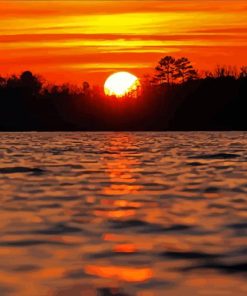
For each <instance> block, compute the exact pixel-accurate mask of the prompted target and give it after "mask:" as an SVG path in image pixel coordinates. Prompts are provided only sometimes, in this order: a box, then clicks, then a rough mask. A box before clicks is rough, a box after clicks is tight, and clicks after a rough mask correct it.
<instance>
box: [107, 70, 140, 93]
mask: <svg viewBox="0 0 247 296" xmlns="http://www.w3.org/2000/svg"><path fill="white" fill-rule="evenodd" d="M138 86H139V79H138V78H137V77H136V76H135V75H133V74H131V73H129V72H117V73H114V74H112V75H110V76H109V77H108V78H107V79H106V82H105V85H104V91H105V94H106V95H108V96H112V95H115V96H117V97H122V96H124V95H127V94H129V93H131V92H134V91H137V89H138Z"/></svg>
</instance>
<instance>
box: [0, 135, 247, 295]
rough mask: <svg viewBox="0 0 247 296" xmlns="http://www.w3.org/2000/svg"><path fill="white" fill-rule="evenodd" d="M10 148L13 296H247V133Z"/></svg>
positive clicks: (3, 285)
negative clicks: (245, 274)
mask: <svg viewBox="0 0 247 296" xmlns="http://www.w3.org/2000/svg"><path fill="white" fill-rule="evenodd" d="M1 143H2V150H1V153H2V154H1V156H2V162H1V166H0V172H1V175H0V186H1V188H2V197H1V204H2V206H1V210H0V212H1V215H0V225H1V228H0V234H1V242H0V270H1V271H0V292H1V295H4V296H5V295H7V296H8V295H14V296H15V295H18V296H24V295H25V296H26V295H34V296H40V295H49V296H50V295H51V296H70V295H83V296H84V295H85V296H96V295H97V296H98V295H100V296H103V295H104V296H105V295H107V296H108V295H109V296H112V295H117V293H118V294H120V293H122V294H123V295H130V296H156V295H157V296H163V295H164V292H165V293H166V294H167V295H172V296H181V295H198V294H199V293H201V292H203V294H204V295H213V296H214V295H234V293H235V294H236V295H238V296H243V295H246V291H247V285H246V281H245V278H244V273H243V271H244V268H245V267H244V266H245V265H244V264H245V262H246V259H247V258H246V253H245V251H244V250H245V249H244V246H245V245H246V243H247V240H246V236H245V235H244V234H245V231H246V228H245V227H246V224H245V219H246V211H245V210H244V209H245V205H246V191H247V187H246V176H245V172H246V169H247V164H246V161H245V154H244V149H243V147H244V145H246V144H247V134H246V133H189V134H188V133H40V134H37V133H17V134H8V133H5V134H1ZM41 147H42V149H41ZM212 151H213V152H212ZM209 283H210V285H209ZM114 293H115V294H114ZM120 295H121V294H120Z"/></svg>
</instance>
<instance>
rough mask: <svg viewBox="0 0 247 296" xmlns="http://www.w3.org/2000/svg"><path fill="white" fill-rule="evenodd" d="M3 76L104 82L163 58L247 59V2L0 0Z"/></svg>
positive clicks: (200, 63)
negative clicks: (30, 75) (30, 74)
mask: <svg viewBox="0 0 247 296" xmlns="http://www.w3.org/2000/svg"><path fill="white" fill-rule="evenodd" d="M0 11H1V18H0V73H1V74H4V75H6V74H11V73H13V72H15V73H19V72H20V71H22V70H27V69H29V70H31V71H33V72H35V73H38V74H41V75H42V76H44V77H45V78H47V79H48V80H50V81H56V82H65V81H68V82H72V83H80V82H82V81H84V80H88V81H89V82H90V83H92V84H101V83H102V82H103V81H104V80H105V79H106V78H107V76H108V75H109V74H111V73H112V72H115V71H118V70H127V71H130V72H132V73H133V74H135V75H138V76H141V75H143V74H144V73H150V72H151V73H152V69H153V68H154V67H155V66H156V63H157V61H158V60H159V59H160V58H161V57H162V56H164V55H174V56H187V57H189V58H190V59H191V60H192V61H193V63H194V64H195V66H196V67H197V68H199V69H202V70H205V69H212V68H213V67H214V66H215V65H216V64H226V65H229V64H231V65H237V66H241V65H243V64H247V2H246V0H243V1H239V0H231V1H230V0H215V1H209V0H190V1H186V0H184V1H176V0H169V1H166V0H164V1H152V0H151V1H144V0H139V1H125V0H122V1H121V0H112V1H92V0H91V1H86V0H81V1H69V0H67V1H52V0H50V1H40V0H36V1H35V0H33V1H21V0H18V1H15V0H8V1H0Z"/></svg>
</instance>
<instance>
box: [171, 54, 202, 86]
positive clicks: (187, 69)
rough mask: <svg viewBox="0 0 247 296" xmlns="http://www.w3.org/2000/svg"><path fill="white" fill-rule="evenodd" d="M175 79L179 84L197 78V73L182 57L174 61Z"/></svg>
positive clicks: (188, 61)
mask: <svg viewBox="0 0 247 296" xmlns="http://www.w3.org/2000/svg"><path fill="white" fill-rule="evenodd" d="M175 67H176V68H175V71H176V73H175V75H174V76H175V78H176V79H178V80H180V81H181V82H185V81H188V80H192V79H196V78H198V74H197V71H196V70H195V69H194V67H193V66H192V64H191V61H190V60H189V59H187V58H185V57H182V58H180V59H178V60H176V61H175Z"/></svg>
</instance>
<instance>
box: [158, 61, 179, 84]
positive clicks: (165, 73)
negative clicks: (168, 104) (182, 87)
mask: <svg viewBox="0 0 247 296" xmlns="http://www.w3.org/2000/svg"><path fill="white" fill-rule="evenodd" d="M175 62H176V60H175V59H174V58H173V57H171V56H165V57H164V58H162V59H161V60H160V61H159V64H158V66H157V67H156V68H155V70H156V71H157V74H156V75H155V79H156V80H157V81H158V82H159V84H163V83H167V84H168V85H170V84H171V83H172V82H173V80H174V79H175V78H176V77H175V74H176V63H175Z"/></svg>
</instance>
